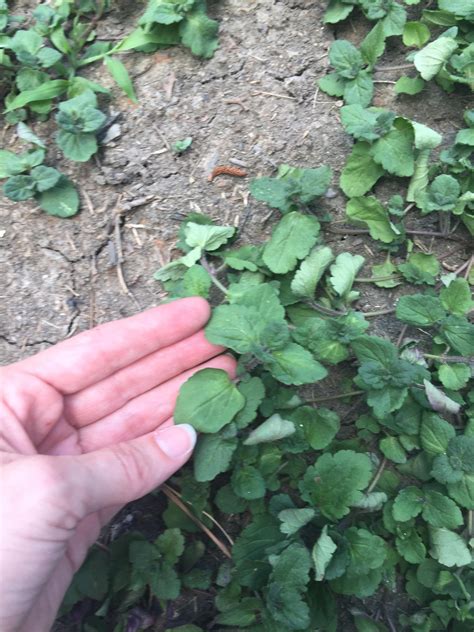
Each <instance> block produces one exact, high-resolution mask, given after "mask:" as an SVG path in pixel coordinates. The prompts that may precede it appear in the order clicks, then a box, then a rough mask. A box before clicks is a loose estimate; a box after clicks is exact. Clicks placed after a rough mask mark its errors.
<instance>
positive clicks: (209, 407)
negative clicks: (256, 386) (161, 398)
mask: <svg viewBox="0 0 474 632" xmlns="http://www.w3.org/2000/svg"><path fill="white" fill-rule="evenodd" d="M244 404H245V399H244V397H243V395H242V394H241V393H239V391H238V390H237V388H236V386H235V385H234V384H233V383H232V381H231V380H230V378H229V376H228V375H227V373H226V372H225V371H222V370H220V369H203V370H202V371H199V372H198V373H195V374H194V375H193V376H191V377H190V378H189V379H188V380H187V381H186V382H185V383H184V384H183V386H182V387H181V389H180V392H179V395H178V399H177V401H176V408H175V411H174V420H175V422H176V423H177V424H183V423H187V424H191V425H192V426H194V427H195V428H196V430H199V432H210V433H212V432H218V431H219V430H220V429H221V428H223V427H224V426H225V425H226V424H228V423H230V422H231V421H232V419H233V418H234V416H235V415H236V413H238V412H239V410H241V408H243V406H244Z"/></svg>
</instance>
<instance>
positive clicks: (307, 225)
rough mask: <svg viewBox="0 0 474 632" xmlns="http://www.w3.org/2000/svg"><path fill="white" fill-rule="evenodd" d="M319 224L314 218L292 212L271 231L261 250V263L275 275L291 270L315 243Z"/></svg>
mask: <svg viewBox="0 0 474 632" xmlns="http://www.w3.org/2000/svg"><path fill="white" fill-rule="evenodd" d="M319 228H320V225H319V222H318V221H317V220H316V218H314V217H309V216H307V215H302V214H301V213H297V212H292V213H288V214H287V215H285V216H284V217H283V219H282V220H280V222H279V223H278V224H277V226H276V228H275V229H274V230H273V233H272V236H271V239H270V241H268V242H267V244H266V245H265V248H264V250H263V261H264V263H265V264H266V265H267V266H268V267H269V268H270V270H271V271H272V272H274V273H275V274H285V273H286V272H289V271H290V270H293V269H294V267H295V266H296V263H297V261H298V259H304V258H305V257H306V255H307V254H308V253H309V251H310V250H311V248H312V247H313V246H314V244H315V242H316V238H317V236H318V234H319Z"/></svg>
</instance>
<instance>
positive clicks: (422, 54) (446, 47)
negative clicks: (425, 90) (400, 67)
mask: <svg viewBox="0 0 474 632" xmlns="http://www.w3.org/2000/svg"><path fill="white" fill-rule="evenodd" d="M457 47H458V44H457V42H456V40H455V39H453V38H451V37H442V36H441V37H438V39H436V40H435V41H434V42H430V43H429V44H427V45H426V46H425V47H424V48H422V49H421V50H420V51H418V52H417V53H416V55H415V57H414V59H413V62H414V64H415V68H416V69H417V70H418V72H419V73H420V75H421V76H422V78H423V79H425V80H426V81H429V80H430V79H433V77H435V76H436V75H437V74H438V72H439V71H440V70H441V69H442V68H443V66H444V64H445V63H446V62H447V61H448V59H449V58H450V57H451V55H452V54H453V53H454V51H455V50H456V49H457Z"/></svg>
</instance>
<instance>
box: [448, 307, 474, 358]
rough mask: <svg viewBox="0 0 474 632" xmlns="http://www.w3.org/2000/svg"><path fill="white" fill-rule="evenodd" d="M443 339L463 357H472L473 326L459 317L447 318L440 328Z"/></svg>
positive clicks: (473, 352) (473, 348) (473, 345)
mask: <svg viewBox="0 0 474 632" xmlns="http://www.w3.org/2000/svg"><path fill="white" fill-rule="evenodd" d="M441 333H442V336H443V338H445V339H446V341H447V342H448V344H449V345H450V346H451V347H452V348H453V349H455V350H456V351H457V352H458V353H460V354H461V355H463V356H471V355H474V325H472V324H471V323H469V322H468V321H467V320H466V318H462V317H461V316H448V318H446V320H445V321H444V323H443V324H442V327H441Z"/></svg>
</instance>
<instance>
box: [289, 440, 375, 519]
mask: <svg viewBox="0 0 474 632" xmlns="http://www.w3.org/2000/svg"><path fill="white" fill-rule="evenodd" d="M371 476H372V464H371V461H370V459H369V457H368V456H367V455H365V454H358V453H357V452H353V451H352V450H340V451H339V452H336V453H335V454H323V455H322V456H320V457H319V458H318V460H317V461H316V463H315V465H314V466H312V467H309V468H308V469H307V471H306V474H305V476H304V479H303V481H302V482H301V483H300V491H301V494H302V498H303V500H306V501H307V502H311V503H312V504H313V505H314V506H315V507H317V508H318V509H319V510H320V511H321V513H322V514H323V515H324V516H326V517H327V518H329V519H330V520H338V519H339V518H343V517H344V516H345V515H347V514H348V513H349V511H350V507H351V505H353V504H354V503H356V502H358V501H359V500H361V498H362V497H363V494H362V490H364V489H365V488H366V487H367V485H368V484H369V481H370V479H371ZM335 489H337V494H335V493H334V490H335Z"/></svg>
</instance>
